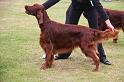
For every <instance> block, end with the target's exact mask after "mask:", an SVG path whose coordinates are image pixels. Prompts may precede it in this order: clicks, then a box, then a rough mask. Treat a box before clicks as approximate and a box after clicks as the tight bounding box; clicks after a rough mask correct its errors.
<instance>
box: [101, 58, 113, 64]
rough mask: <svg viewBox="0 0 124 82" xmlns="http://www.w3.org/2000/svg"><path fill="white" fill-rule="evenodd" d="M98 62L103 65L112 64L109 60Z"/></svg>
mask: <svg viewBox="0 0 124 82" xmlns="http://www.w3.org/2000/svg"><path fill="white" fill-rule="evenodd" d="M100 62H101V63H103V64H105V65H111V64H112V63H111V62H110V61H109V60H107V59H102V60H100Z"/></svg>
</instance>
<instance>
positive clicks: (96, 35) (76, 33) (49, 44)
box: [25, 4, 118, 71]
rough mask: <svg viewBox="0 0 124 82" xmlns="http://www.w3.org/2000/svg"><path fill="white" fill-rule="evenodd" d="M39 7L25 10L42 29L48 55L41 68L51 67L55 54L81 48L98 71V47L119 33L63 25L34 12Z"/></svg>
mask: <svg viewBox="0 0 124 82" xmlns="http://www.w3.org/2000/svg"><path fill="white" fill-rule="evenodd" d="M37 6H39V5H38V4H35V5H33V6H25V10H26V13H27V14H29V15H33V16H35V17H36V19H37V21H38V24H39V27H40V29H41V34H40V45H41V47H42V48H43V50H44V51H45V53H46V59H45V61H46V62H45V63H44V64H43V66H42V67H41V68H43V69H46V68H49V67H51V65H52V62H53V60H54V59H53V56H54V54H56V53H66V52H70V51H72V50H73V49H74V48H76V47H80V49H81V50H82V52H83V53H84V54H85V55H86V56H87V57H90V58H92V59H93V61H94V65H95V66H96V67H95V69H94V71H98V68H99V57H98V53H97V50H96V45H97V43H98V42H101V41H102V40H106V39H110V38H114V37H116V36H117V34H118V31H116V30H115V31H114V32H112V31H111V30H106V31H99V30H95V29H90V28H87V27H85V26H80V25H71V24H61V23H58V22H55V21H52V20H50V19H49V17H48V15H47V13H46V11H45V10H34V9H35V8H34V7H37Z"/></svg>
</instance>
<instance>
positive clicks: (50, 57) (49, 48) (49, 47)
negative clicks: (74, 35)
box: [41, 44, 54, 69]
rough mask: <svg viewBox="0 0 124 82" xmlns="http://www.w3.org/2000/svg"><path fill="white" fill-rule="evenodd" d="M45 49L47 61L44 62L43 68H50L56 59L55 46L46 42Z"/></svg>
mask: <svg viewBox="0 0 124 82" xmlns="http://www.w3.org/2000/svg"><path fill="white" fill-rule="evenodd" d="M44 50H45V53H46V58H45V63H43V64H42V67H41V69H47V68H50V67H51V65H52V62H53V60H54V54H53V46H52V45H51V44H46V47H45V49H44Z"/></svg>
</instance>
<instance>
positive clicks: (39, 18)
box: [37, 10, 43, 24]
mask: <svg viewBox="0 0 124 82" xmlns="http://www.w3.org/2000/svg"><path fill="white" fill-rule="evenodd" d="M37 19H38V24H43V13H42V12H41V10H38V11H37Z"/></svg>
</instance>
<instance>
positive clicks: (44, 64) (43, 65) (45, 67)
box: [40, 63, 49, 70]
mask: <svg viewBox="0 0 124 82" xmlns="http://www.w3.org/2000/svg"><path fill="white" fill-rule="evenodd" d="M47 68H49V66H48V65H46V63H43V64H42V66H41V68H40V69H41V70H42V69H43V70H45V69H47Z"/></svg>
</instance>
